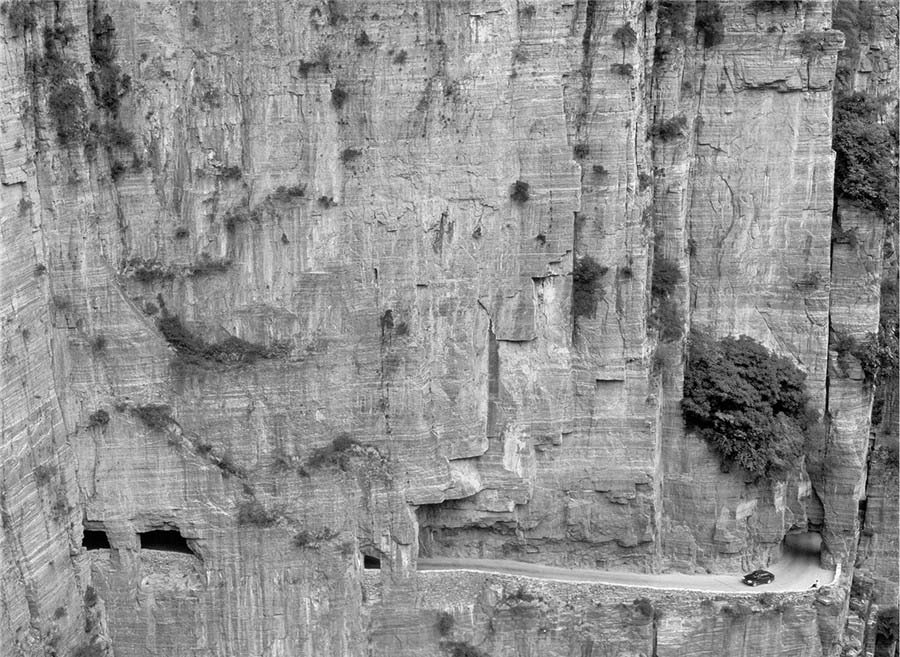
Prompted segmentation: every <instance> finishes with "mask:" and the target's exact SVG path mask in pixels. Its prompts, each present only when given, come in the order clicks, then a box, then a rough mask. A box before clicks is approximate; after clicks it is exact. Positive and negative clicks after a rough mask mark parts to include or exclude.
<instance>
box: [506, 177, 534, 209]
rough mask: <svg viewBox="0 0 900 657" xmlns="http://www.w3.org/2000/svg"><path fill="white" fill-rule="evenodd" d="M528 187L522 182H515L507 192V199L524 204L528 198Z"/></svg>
mask: <svg viewBox="0 0 900 657" xmlns="http://www.w3.org/2000/svg"><path fill="white" fill-rule="evenodd" d="M529 190H530V186H529V185H528V183H527V182H525V181H524V180H517V181H516V182H515V183H513V186H512V189H511V190H510V192H509V197H510V198H511V199H512V200H513V201H515V202H516V203H524V202H525V201H527V200H528V199H529V198H530V193H529Z"/></svg>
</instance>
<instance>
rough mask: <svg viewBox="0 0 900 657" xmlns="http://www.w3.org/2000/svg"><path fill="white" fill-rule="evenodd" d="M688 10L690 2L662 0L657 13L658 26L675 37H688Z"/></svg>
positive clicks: (660, 29) (661, 30)
mask: <svg viewBox="0 0 900 657" xmlns="http://www.w3.org/2000/svg"><path fill="white" fill-rule="evenodd" d="M688 10H689V8H688V3H686V2H684V1H683V0H662V2H660V3H659V11H658V12H657V15H656V20H657V28H658V29H659V31H660V32H668V33H669V35H670V36H671V37H672V38H673V39H685V38H687V17H688Z"/></svg>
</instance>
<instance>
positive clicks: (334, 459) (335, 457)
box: [305, 433, 359, 470]
mask: <svg viewBox="0 0 900 657" xmlns="http://www.w3.org/2000/svg"><path fill="white" fill-rule="evenodd" d="M358 445H359V443H358V442H356V441H355V440H353V438H351V437H350V434H347V433H341V434H339V435H338V436H336V437H335V438H334V440H332V441H331V444H329V445H326V446H324V447H320V448H318V449H317V450H315V451H314V452H313V453H312V455H311V456H310V457H309V460H308V461H307V462H306V468H305V469H309V470H316V469H318V468H322V467H328V466H337V467H339V468H340V469H341V470H346V469H347V468H348V467H350V456H351V455H352V454H353V452H354V450H355V448H356V447H357V446H358Z"/></svg>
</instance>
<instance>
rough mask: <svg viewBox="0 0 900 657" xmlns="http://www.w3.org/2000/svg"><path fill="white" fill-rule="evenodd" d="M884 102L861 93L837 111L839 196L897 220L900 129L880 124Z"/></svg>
mask: <svg viewBox="0 0 900 657" xmlns="http://www.w3.org/2000/svg"><path fill="white" fill-rule="evenodd" d="M881 107H882V102H881V101H880V99H877V98H873V97H871V96H867V95H865V94H861V93H854V94H851V95H849V96H844V97H842V98H840V99H839V100H838V101H837V102H836V103H835V108H834V129H833V137H832V146H833V147H834V151H835V154H836V158H835V162H834V182H835V188H836V192H837V194H838V196H843V197H845V198H848V199H851V200H853V201H855V202H856V203H857V204H859V205H861V206H862V207H864V208H868V209H870V210H875V211H878V212H884V213H886V214H888V215H889V218H896V216H897V195H898V191H897V127H896V124H894V125H892V126H891V127H888V126H887V125H885V124H884V123H882V122H881V120H880V113H881Z"/></svg>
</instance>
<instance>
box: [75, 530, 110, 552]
mask: <svg viewBox="0 0 900 657" xmlns="http://www.w3.org/2000/svg"><path fill="white" fill-rule="evenodd" d="M81 547H83V548H84V549H85V550H108V549H110V545H109V538H108V537H107V536H106V532H104V531H100V530H98V529H85V530H84V535H83V536H82V538H81Z"/></svg>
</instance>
